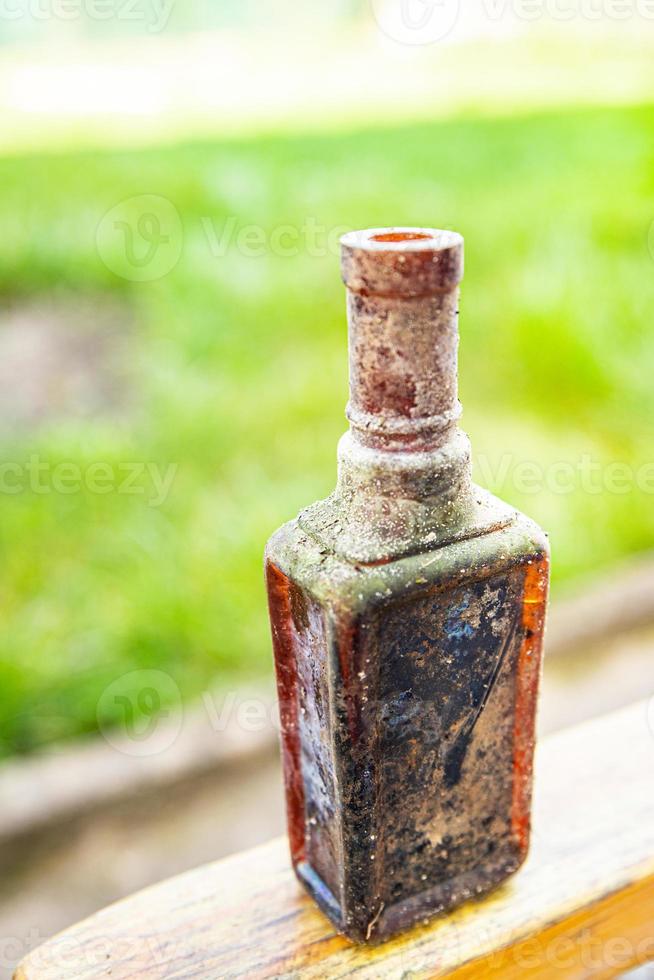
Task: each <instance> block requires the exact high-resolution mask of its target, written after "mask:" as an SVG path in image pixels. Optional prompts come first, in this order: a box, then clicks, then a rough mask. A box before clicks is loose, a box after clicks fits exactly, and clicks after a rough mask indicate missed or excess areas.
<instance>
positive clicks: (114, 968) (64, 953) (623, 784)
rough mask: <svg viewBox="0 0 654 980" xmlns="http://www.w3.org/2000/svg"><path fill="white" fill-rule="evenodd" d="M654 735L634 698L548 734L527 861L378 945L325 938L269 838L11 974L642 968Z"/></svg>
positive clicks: (500, 972) (79, 928) (593, 972)
mask: <svg viewBox="0 0 654 980" xmlns="http://www.w3.org/2000/svg"><path fill="white" fill-rule="evenodd" d="M652 728H654V710H650V712H649V719H648V706H647V704H646V703H645V702H642V703H639V704H636V705H633V706H631V707H630V708H628V709H626V710H623V711H620V712H617V713H615V714H613V715H608V716H605V717H603V718H600V719H595V720H593V721H591V722H587V723H586V724H584V725H581V726H579V727H577V728H573V729H569V730H567V731H564V732H561V733H558V734H557V735H553V736H550V737H549V738H548V739H546V740H545V741H544V743H543V744H542V746H541V747H540V749H539V752H538V757H537V772H536V797H535V817H534V834H533V844H532V851H531V855H530V857H529V860H528V861H527V863H526V864H525V866H524V868H523V869H522V870H521V871H520V872H519V873H518V874H517V875H516V876H515V877H514V878H513V879H512V881H510V882H509V883H508V884H506V885H504V886H503V887H502V888H500V889H499V890H498V891H497V892H495V893H494V894H493V895H491V896H490V897H488V898H486V899H485V900H483V901H482V902H479V903H469V904H468V905H467V906H465V907H464V908H462V909H460V910H459V911H457V912H456V913H454V914H453V915H449V916H448V917H446V918H443V919H441V920H437V921H435V922H433V923H432V924H431V925H428V926H423V927H420V928H418V929H414V930H412V931H411V932H409V933H407V934H405V935H403V936H401V937H399V938H397V939H395V940H392V941H390V942H387V943H385V944H383V945H382V946H378V947H374V948H364V947H355V946H353V945H351V944H350V943H348V942H347V941H346V940H344V939H343V938H342V937H340V936H338V935H336V934H335V933H334V930H333V928H332V927H331V925H330V923H329V922H328V921H327V920H326V919H325V918H324V917H323V916H322V915H321V913H319V912H318V911H317V910H316V909H315V908H314V907H313V905H312V903H311V902H310V900H309V899H308V898H306V897H305V896H304V894H303V893H302V890H301V888H300V887H299V885H298V884H297V883H296V881H295V879H294V878H293V876H292V873H291V871H290V870H289V862H288V856H287V849H286V842H285V841H284V840H281V839H280V840H275V841H272V842H271V843H269V844H266V845H264V846H263V847H259V848H255V849H254V850H252V851H248V852H246V853H244V854H240V855H236V856H234V857H232V858H228V859H227V860H223V861H219V862H217V863H215V864H212V865H208V866H205V867H202V868H198V869H197V870H195V871H191V872H188V873H186V874H183V875H180V876H178V877H176V878H173V879H171V880H169V881H166V882H163V883H162V884H160V885H155V886H153V887H151V888H149V889H146V890H145V891H143V892H140V893H139V894H137V895H134V896H132V897H131V898H128V899H125V900H124V901H122V902H119V903H117V904H116V905H113V906H110V907H109V908H107V909H105V910H103V911H102V912H100V913H98V914H97V915H94V916H92V917H91V918H89V919H87V920H86V921H85V922H82V923H80V924H78V925H76V926H73V927H72V928H71V929H69V930H68V931H66V932H64V933H62V934H61V935H60V936H58V937H56V938H54V939H52V940H50V941H48V942H46V943H44V944H43V945H42V946H41V947H39V948H38V949H37V950H35V951H34V952H33V953H31V954H30V955H29V956H27V958H26V959H25V960H24V962H23V963H22V965H21V967H20V968H19V969H18V972H17V973H16V980H61V978H62V977H66V978H67V980H89V978H100V977H107V978H111V980H127V978H130V980H135V978H136V980H145V978H147V980H163V978H165V980H173V978H191V977H195V978H202V980H219V978H237V977H247V978H248V980H264V978H272V977H277V978H286V980H295V978H302V980H323V978H325V977H329V978H330V980H335V978H341V977H343V978H345V977H350V976H356V977H357V980H409V978H410V980H422V978H428V977H430V978H435V977H444V976H448V977H456V978H457V980H464V978H465V980H468V978H473V977H475V978H478V977H485V976H488V977H492V976H497V977H501V978H502V980H512V978H514V977H515V978H516V980H517V978H518V977H520V978H523V977H528V978H549V980H551V978H552V977H557V978H559V977H560V978H565V980H568V978H578V980H581V978H582V977H583V978H589V977H596V978H605V977H613V976H617V975H618V974H620V973H621V972H623V971H624V970H627V969H628V968H630V967H632V966H635V965H639V964H641V963H644V962H647V961H648V960H651V959H654V731H653V730H652ZM116 860H121V856H120V855H116Z"/></svg>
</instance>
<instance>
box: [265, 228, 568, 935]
mask: <svg viewBox="0 0 654 980" xmlns="http://www.w3.org/2000/svg"><path fill="white" fill-rule="evenodd" d="M462 265H463V241H462V238H461V236H460V235H458V234H455V233H453V232H449V231H436V230H432V229H422V228H420V229H415V228H391V229H377V230H374V229H373V230H367V231H360V232H352V233H350V234H347V235H345V236H344V238H343V239H342V274H343V280H344V282H345V285H346V287H347V310H348V324H349V357H350V401H349V404H348V407H347V417H348V419H349V423H350V428H349V431H348V432H347V433H346V434H345V435H344V436H343V437H342V439H341V441H340V443H339V447H338V480H337V486H336V489H335V491H334V493H333V494H332V495H331V496H330V497H328V498H327V499H326V500H323V501H320V502H318V503H316V504H314V505H312V506H311V507H308V508H307V509H306V510H304V511H302V512H301V513H300V514H299V516H298V517H297V519H296V520H293V521H291V522H290V523H288V524H286V525H284V526H283V527H282V528H280V529H279V530H278V531H277V532H276V533H275V534H274V535H273V536H272V538H271V539H270V541H269V542H268V545H267V548H266V559H265V561H266V579H267V588H268V598H269V606H270V618H271V625H272V635H273V646H274V654H275V663H276V672H277V682H278V696H279V702H280V713H281V729H282V750H283V763H284V775H285V786H286V799H287V811H288V827H289V837H290V847H291V855H292V861H293V866H294V868H295V871H296V873H297V875H298V877H299V878H300V880H301V881H302V882H303V884H304V885H305V886H306V888H307V889H308V890H309V892H310V893H311V894H312V895H313V897H314V898H315V900H316V901H317V903H318V905H319V906H320V907H321V908H322V909H323V911H324V912H325V913H326V914H327V915H328V916H329V917H330V918H331V920H332V921H333V922H334V924H335V925H336V927H337V928H338V929H339V930H340V931H341V932H343V933H345V934H346V935H347V936H349V937H350V938H351V939H354V940H358V941H363V942H375V941H379V940H380V939H384V938H385V937H387V936H389V935H391V934H393V933H395V932H396V931H398V930H400V929H403V928H405V927H408V926H410V925H412V924H414V923H416V922H420V921H424V920H426V919H428V918H429V917H430V916H432V915H434V914H436V913H439V912H443V911H446V910H448V909H452V908H454V907H455V906H457V905H459V904H460V903H461V902H463V901H465V900H466V899H468V898H470V897H473V896H477V895H481V894H483V893H484V892H486V891H488V890H489V889H491V888H493V887H495V886H496V885H498V884H499V883H500V882H501V881H503V880H504V879H505V878H506V877H507V876H508V875H510V874H511V873H512V872H514V871H515V870H516V869H517V868H518V867H519V866H520V864H521V863H522V862H523V861H524V859H525V856H526V854H527V849H528V846H529V827H530V805H531V784H532V758H533V749H534V722H535V711H536V699H537V689H538V682H539V675H540V661H541V639H542V631H543V622H544V616H545V604H546V595H547V586H548V568H549V560H548V546H547V540H546V537H545V535H544V534H543V532H542V531H541V530H540V529H539V528H538V527H537V526H536V525H535V524H534V523H533V522H532V521H531V520H529V519H528V518H526V517H524V516H523V515H522V514H519V513H517V512H516V511H515V510H513V509H512V508H511V507H509V506H507V505H506V504H504V503H502V502H501V501H500V500H498V499H497V498H495V497H493V496H491V495H490V494H489V493H487V492H485V491H484V490H482V489H480V488H479V487H477V486H475V484H473V482H472V479H471V465H470V445H469V441H468V439H467V437H466V436H465V434H464V433H463V432H462V431H461V430H460V429H459V427H458V418H459V415H460V406H459V402H458V398H457V346H458V329H457V318H458V284H459V281H460V279H461V275H462Z"/></svg>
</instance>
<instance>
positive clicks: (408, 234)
mask: <svg viewBox="0 0 654 980" xmlns="http://www.w3.org/2000/svg"><path fill="white" fill-rule="evenodd" d="M370 238H371V241H373V242H421V241H432V240H433V238H434V236H433V235H429V234H427V233H426V232H423V231H384V232H381V233H380V234H379V235H371V236H370Z"/></svg>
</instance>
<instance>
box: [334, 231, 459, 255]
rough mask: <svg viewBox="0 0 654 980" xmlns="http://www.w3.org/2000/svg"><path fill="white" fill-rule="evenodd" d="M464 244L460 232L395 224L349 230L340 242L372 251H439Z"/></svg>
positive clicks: (348, 246) (347, 245) (346, 245)
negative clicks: (385, 226) (384, 226)
mask: <svg viewBox="0 0 654 980" xmlns="http://www.w3.org/2000/svg"><path fill="white" fill-rule="evenodd" d="M462 243H463V239H462V237H461V235H459V234H458V233H457V232H455V231H446V230H444V229H442V228H412V227H402V226H393V227H390V228H367V229H364V230H362V231H350V232H347V234H345V235H343V237H342V238H341V244H342V245H343V246H344V247H345V248H355V249H364V250H365V251H369V252H404V251H410V252H414V251H423V250H424V251H428V252H440V251H445V250H447V249H451V248H455V247H457V246H460V245H461V244H462Z"/></svg>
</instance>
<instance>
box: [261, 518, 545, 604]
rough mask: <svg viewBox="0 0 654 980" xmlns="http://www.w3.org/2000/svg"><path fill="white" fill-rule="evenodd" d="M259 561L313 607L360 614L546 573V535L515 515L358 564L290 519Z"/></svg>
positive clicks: (535, 525) (528, 521) (272, 539)
mask: <svg viewBox="0 0 654 980" xmlns="http://www.w3.org/2000/svg"><path fill="white" fill-rule="evenodd" d="M265 558H266V561H267V562H272V563H273V564H274V565H275V566H276V567H277V568H278V569H279V570H280V571H281V572H282V573H283V574H284V575H285V576H287V577H288V578H289V579H290V580H291V581H293V582H294V583H295V584H297V585H298V586H300V587H301V588H302V589H304V590H305V591H307V592H308V593H309V594H310V595H311V596H312V597H313V598H314V599H315V600H316V601H318V602H319V603H321V604H323V605H324V606H326V607H328V608H329V609H332V610H334V612H336V613H340V614H348V615H351V616H356V615H358V614H360V613H361V612H362V611H363V610H364V609H368V608H370V607H371V606H375V605H378V604H385V603H388V602H390V601H394V600H396V599H401V598H409V597H411V596H413V595H417V594H419V593H422V592H424V591H433V590H436V591H443V590H447V589H449V588H456V587H457V586H459V585H461V584H465V583H466V582H470V581H477V580H480V579H484V578H489V577H491V576H494V575H497V574H501V573H502V571H503V570H507V571H508V570H510V569H511V568H514V567H515V566H517V565H524V566H529V565H532V564H534V563H539V564H540V565H541V566H542V567H543V569H544V574H547V571H548V568H549V544H548V539H547V535H546V534H545V532H544V531H542V530H541V529H540V528H539V527H538V525H537V524H535V523H534V522H533V521H532V520H530V519H529V518H527V517H525V516H524V515H523V514H520V513H519V512H517V511H516V512H514V515H513V519H512V520H511V521H510V522H509V523H507V524H505V525H504V526H502V527H500V528H497V529H492V530H486V531H484V532H483V533H479V534H473V535H471V536H470V537H467V538H464V539H460V540H456V541H452V542H449V543H446V544H440V545H439V546H438V547H437V548H433V549H431V550H422V551H420V552H418V553H416V554H411V555H404V556H402V557H398V558H394V559H391V560H389V561H382V562H376V563H374V564H364V563H360V562H356V561H351V560H347V559H345V558H343V557H342V556H340V555H338V554H336V553H335V552H334V551H333V550H331V549H329V548H326V547H325V546H324V545H323V544H322V543H321V542H320V541H318V540H317V539H316V538H314V537H313V536H312V535H310V534H309V533H307V531H306V530H305V529H304V527H303V526H302V524H301V523H300V522H299V521H298V520H297V519H296V520H293V521H289V522H288V523H287V524H284V525H283V526H282V527H281V528H279V530H278V531H276V532H275V533H274V534H273V535H272V537H271V538H270V540H269V541H268V544H267V546H266V552H265Z"/></svg>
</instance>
